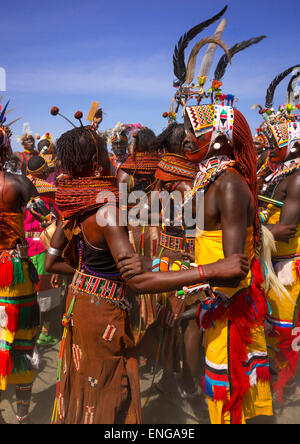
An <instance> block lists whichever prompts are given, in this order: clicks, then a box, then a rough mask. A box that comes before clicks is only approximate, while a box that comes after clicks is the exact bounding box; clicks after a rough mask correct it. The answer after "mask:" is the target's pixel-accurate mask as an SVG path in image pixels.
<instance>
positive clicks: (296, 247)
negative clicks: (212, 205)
mask: <svg viewBox="0 0 300 444" xmlns="http://www.w3.org/2000/svg"><path fill="white" fill-rule="evenodd" d="M296 68H299V65H296V66H292V67H290V68H288V69H287V70H285V71H284V72H282V73H281V74H279V75H278V76H276V77H275V79H274V80H273V81H272V82H271V84H270V85H269V88H268V90H267V94H266V102H265V108H263V107H261V106H258V107H259V109H260V114H261V115H262V117H263V118H264V123H263V125H262V128H263V132H264V135H265V137H266V138H267V140H268V143H269V146H270V147H271V150H270V154H269V159H268V160H269V163H270V164H271V168H269V170H267V171H266V172H265V173H264V187H263V189H262V193H261V194H263V195H262V196H259V198H260V199H261V200H262V201H263V202H269V204H268V206H267V207H266V208H265V209H264V210H263V211H262V212H261V213H260V216H261V219H262V221H263V222H264V223H265V224H266V225H267V227H268V228H269V229H270V231H271V232H272V234H273V236H274V238H275V245H274V251H273V254H272V259H273V263H274V268H275V271H276V273H277V276H278V278H279V280H280V282H281V283H282V285H283V286H284V290H285V292H286V293H287V295H288V298H287V297H283V294H281V295H280V294H279V295H278V294H275V292H274V291H273V290H272V289H271V290H270V291H269V292H268V300H269V303H270V307H271V310H270V313H269V315H268V323H267V330H266V331H267V342H268V352H269V356H270V358H271V360H272V362H273V363H274V369H275V374H276V376H275V377H274V381H273V385H272V388H273V391H274V399H275V400H276V401H278V402H279V403H281V402H282V401H287V400H288V399H289V398H290V397H292V399H299V397H300V390H299V388H298V389H297V387H296V383H295V376H296V371H297V368H298V360H299V352H298V350H299V348H298V345H297V344H298V337H297V334H298V331H299V327H300V315H299V302H300V301H299V294H300V260H299V258H300V229H299V223H300V202H299V195H300V121H299V115H297V114H295V113H293V111H294V110H296V106H294V105H295V103H294V102H293V100H294V98H293V97H294V94H293V89H294V86H295V80H296V79H297V78H298V77H299V72H297V71H296V72H295V69H296ZM293 72H294V74H293V75H292V78H291V80H290V82H289V85H288V91H287V92H288V94H287V103H286V104H285V106H280V107H279V108H278V110H274V109H273V101H274V93H275V90H276V88H277V86H278V85H279V83H280V82H281V81H282V80H283V79H285V78H286V77H287V75H289V74H290V73H293Z"/></svg>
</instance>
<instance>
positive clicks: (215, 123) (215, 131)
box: [186, 105, 234, 148]
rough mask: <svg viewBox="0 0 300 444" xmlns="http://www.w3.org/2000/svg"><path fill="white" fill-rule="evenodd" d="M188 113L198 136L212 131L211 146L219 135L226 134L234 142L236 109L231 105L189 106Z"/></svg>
mask: <svg viewBox="0 0 300 444" xmlns="http://www.w3.org/2000/svg"><path fill="white" fill-rule="evenodd" d="M186 113H187V116H188V118H189V120H190V122H191V124H192V127H193V130H194V133H195V136H196V138H198V137H200V136H201V135H203V134H206V133H208V132H210V131H212V136H211V141H210V145H209V148H210V147H211V145H212V144H213V143H214V141H215V140H216V139H217V138H218V137H219V136H225V137H226V139H227V140H229V141H230V142H232V139H233V122H234V111H233V108H232V107H231V106H222V105H199V106H187V107H186Z"/></svg>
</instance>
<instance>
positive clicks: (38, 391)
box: [0, 344, 300, 424]
mask: <svg viewBox="0 0 300 444" xmlns="http://www.w3.org/2000/svg"><path fill="white" fill-rule="evenodd" d="M58 351H59V344H57V345H56V346H54V347H51V348H46V349H45V348H40V368H39V370H38V372H37V375H36V379H35V382H34V386H33V395H32V402H31V406H30V423H31V424H50V422H51V416H52V409H53V403H54V398H55V383H56V370H57V359H58ZM151 371H152V369H147V368H145V367H141V368H140V387H141V396H142V405H143V416H144V423H145V424H209V417H208V413H207V408H206V404H205V400H204V398H203V397H199V398H197V400H195V401H194V402H193V404H192V405H191V404H188V403H187V402H185V401H183V400H181V399H179V397H178V395H177V394H176V393H177V392H176V389H175V387H174V386H172V384H170V385H169V386H168V390H167V391H165V392H161V391H159V390H158V389H157V385H156V383H157V382H158V381H159V380H160V378H161V375H162V371H161V370H160V371H158V373H157V374H156V377H155V383H154V385H153V387H152V392H151V396H150V400H149V402H148V403H147V405H145V402H146V399H147V397H148V395H149V389H150V387H151V386H152V379H153V374H152V373H151ZM0 408H1V412H2V415H3V418H4V419H5V421H6V422H7V423H8V424H15V423H16V420H15V413H16V412H15V408H16V404H15V393H14V387H13V386H10V387H9V388H8V390H7V391H6V392H5V393H4V394H3V395H2V401H1V404H0ZM249 422H250V424H300V398H299V401H297V402H294V403H293V404H290V405H287V406H285V407H283V408H281V409H279V410H277V409H276V410H275V412H274V416H273V417H271V418H267V417H259V418H255V419H254V420H251V421H249Z"/></svg>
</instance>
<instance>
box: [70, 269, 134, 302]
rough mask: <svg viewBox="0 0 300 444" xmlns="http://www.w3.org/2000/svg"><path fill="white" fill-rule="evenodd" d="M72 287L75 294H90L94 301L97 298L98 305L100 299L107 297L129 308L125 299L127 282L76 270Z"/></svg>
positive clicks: (110, 300) (108, 299) (109, 300)
mask: <svg viewBox="0 0 300 444" xmlns="http://www.w3.org/2000/svg"><path fill="white" fill-rule="evenodd" d="M70 287H71V288H72V290H73V292H74V293H75V294H79V293H82V294H88V295H90V296H91V302H92V303H94V302H95V298H96V299H97V301H96V305H98V304H99V303H100V299H105V300H107V301H108V302H112V303H114V304H116V305H118V306H121V307H122V308H124V309H125V308H129V304H128V302H127V300H126V299H125V293H126V284H124V283H123V282H116V281H111V280H108V279H104V278H101V277H98V276H92V275H90V274H85V273H82V272H81V271H78V270H76V272H75V274H74V277H73V281H72V283H71V285H70Z"/></svg>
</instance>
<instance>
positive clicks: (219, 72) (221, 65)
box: [214, 35, 266, 81]
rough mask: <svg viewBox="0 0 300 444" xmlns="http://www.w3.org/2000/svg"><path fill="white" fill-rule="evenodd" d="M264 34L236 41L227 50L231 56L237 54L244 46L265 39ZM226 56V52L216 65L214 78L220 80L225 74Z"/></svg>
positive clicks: (246, 46)
mask: <svg viewBox="0 0 300 444" xmlns="http://www.w3.org/2000/svg"><path fill="white" fill-rule="evenodd" d="M265 38H266V36H265V35H261V36H260V37H253V38H252V39H249V40H244V41H243V42H240V43H236V44H235V45H234V46H233V47H232V48H230V49H229V52H230V54H231V58H232V57H233V56H234V55H235V54H237V53H238V52H240V51H243V50H244V49H246V48H249V46H252V45H255V44H256V43H259V42H260V41H261V40H263V39H265ZM228 63H229V62H228V57H227V55H226V54H224V55H223V56H222V57H221V58H220V60H219V62H218V64H217V67H216V70H215V74H214V79H215V80H218V81H220V80H221V79H222V78H223V77H224V74H225V70H226V68H227V65H228Z"/></svg>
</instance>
